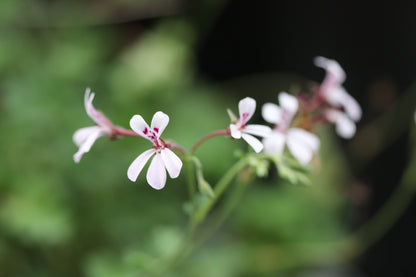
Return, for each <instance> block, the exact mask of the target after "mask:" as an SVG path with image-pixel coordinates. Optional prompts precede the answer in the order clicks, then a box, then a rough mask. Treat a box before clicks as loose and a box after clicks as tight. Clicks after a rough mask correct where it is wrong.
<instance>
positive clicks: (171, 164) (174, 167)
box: [160, 148, 182, 178]
mask: <svg viewBox="0 0 416 277" xmlns="http://www.w3.org/2000/svg"><path fill="white" fill-rule="evenodd" d="M160 156H161V157H162V160H163V163H164V164H165V167H166V170H167V171H168V173H169V176H170V178H176V177H178V176H179V173H180V172H181V168H182V161H181V159H179V157H178V156H176V154H175V153H173V152H172V151H171V150H170V149H168V148H165V149H162V150H161V151H160Z"/></svg>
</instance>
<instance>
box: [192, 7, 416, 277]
mask: <svg viewBox="0 0 416 277" xmlns="http://www.w3.org/2000/svg"><path fill="white" fill-rule="evenodd" d="M415 11H416V2H414V1H394V2H393V1H384V2H383V1H381V2H380V1H359V2H358V1H241V0H238V1H229V4H227V5H226V7H225V9H224V10H223V12H222V13H221V14H220V16H219V17H218V20H217V22H216V23H215V24H214V27H213V29H212V30H211V31H210V32H209V35H208V36H207V38H206V39H205V41H204V42H203V43H202V44H201V45H200V47H199V57H198V59H199V69H200V70H201V72H202V73H203V74H204V75H206V76H208V78H210V79H212V80H215V81H227V80H229V79H232V78H235V77H238V76H241V75H247V74H253V73H262V72H268V71H283V72H298V73H299V74H301V75H304V76H306V77H308V78H310V79H313V80H315V81H317V82H319V81H320V80H321V79H322V78H323V73H322V71H321V70H318V69H317V68H316V67H314V66H313V63H312V60H313V57H315V56H317V55H322V56H325V57H328V58H332V59H335V60H337V61H338V62H339V63H340V64H341V65H342V66H343V68H344V69H345V71H346V72H347V80H346V82H345V84H344V85H345V87H346V88H347V90H348V91H349V92H350V93H351V94H352V95H353V96H354V97H355V98H356V99H357V100H358V101H359V102H360V103H361V105H362V107H363V110H364V115H363V119H362V121H361V123H360V124H359V126H360V125H364V124H365V123H366V122H370V121H371V120H374V119H375V118H377V116H379V115H381V114H383V112H385V111H386V110H388V109H389V108H390V107H391V105H392V104H393V103H394V101H395V100H396V99H397V98H398V97H400V95H401V94H402V93H403V92H404V91H405V90H406V89H408V88H409V86H410V85H411V84H412V83H413V82H414V79H415V73H416V50H415V49H416V17H415V16H414V14H415ZM259 93H261V92H259ZM408 140H409V133H408V131H405V132H403V133H402V134H400V136H399V137H397V138H395V139H394V140H393V142H392V144H391V145H389V146H388V147H386V148H385V149H383V150H382V151H381V152H380V153H377V154H376V155H374V156H372V157H371V158H370V159H369V160H368V162H367V163H366V165H365V166H364V167H363V168H361V169H355V170H354V175H355V177H356V178H357V181H358V182H363V183H364V184H365V185H364V187H365V189H368V192H369V197H368V199H367V200H366V201H365V203H364V204H363V205H362V206H361V215H360V216H359V219H358V220H357V221H356V222H354V223H352V225H359V224H360V222H363V221H364V220H365V219H366V218H368V217H370V216H371V215H373V214H374V213H375V211H377V210H378V208H379V207H380V206H381V205H382V203H384V201H385V200H386V199H387V197H388V196H389V194H390V193H391V191H392V190H393V188H394V186H395V185H396V184H397V183H398V182H399V180H400V178H401V175H402V173H403V170H404V168H405V166H406V162H407V160H408V156H409V153H410V150H409V149H408V147H407V145H408ZM342 143H344V144H345V145H346V154H347V155H349V156H350V158H351V162H352V163H353V162H354V156H355V155H354V153H351V152H350V151H348V149H350V148H348V147H347V146H348V145H347V144H348V142H345V141H344V142H342ZM415 212H416V205H415V201H413V204H412V205H411V206H410V208H409V209H408V210H407V211H406V212H405V214H404V215H403V216H402V217H401V218H400V219H399V221H398V222H397V224H396V225H395V226H394V227H393V228H392V229H391V230H390V231H389V232H388V233H387V235H385V236H384V237H383V238H382V239H381V240H380V241H378V242H377V244H376V245H375V246H373V247H372V248H370V249H369V250H368V251H367V252H366V253H365V254H364V255H363V256H362V257H361V258H360V259H359V260H358V261H357V263H358V267H359V268H360V269H361V270H362V271H363V272H364V273H365V274H366V276H394V275H396V274H398V275H400V276H412V275H411V274H412V273H413V274H414V273H415V270H414V256H413V255H412V254H410V253H413V251H414V246H416V243H415V240H414V234H415V233H416V224H415V216H414V215H415ZM403 274H406V275H403Z"/></svg>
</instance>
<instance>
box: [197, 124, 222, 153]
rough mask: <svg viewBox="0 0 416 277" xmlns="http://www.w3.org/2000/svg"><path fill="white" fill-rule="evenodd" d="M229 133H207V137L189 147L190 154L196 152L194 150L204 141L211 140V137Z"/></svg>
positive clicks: (219, 131) (220, 131)
mask: <svg viewBox="0 0 416 277" xmlns="http://www.w3.org/2000/svg"><path fill="white" fill-rule="evenodd" d="M228 134H229V131H228V130H218V131H214V132H212V133H209V134H207V135H205V136H204V137H202V138H201V139H200V140H198V141H197V142H196V143H195V144H194V145H193V146H192V147H191V153H194V152H195V151H196V149H197V148H198V147H199V146H200V145H201V144H202V143H204V142H205V141H207V140H208V139H210V138H212V137H216V136H223V135H228Z"/></svg>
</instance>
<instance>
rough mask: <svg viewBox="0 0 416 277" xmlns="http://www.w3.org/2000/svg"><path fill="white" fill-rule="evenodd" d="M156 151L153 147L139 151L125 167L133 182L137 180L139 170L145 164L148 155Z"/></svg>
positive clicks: (148, 157)
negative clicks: (127, 166)
mask: <svg viewBox="0 0 416 277" xmlns="http://www.w3.org/2000/svg"><path fill="white" fill-rule="evenodd" d="M155 152H156V150H155V149H149V150H146V151H144V152H143V153H141V154H140V155H139V156H138V157H137V158H136V159H135V160H134V161H133V162H132V163H131V164H130V166H129V169H127V177H129V179H130V180H131V181H133V182H135V181H136V180H137V177H138V176H139V174H140V172H141V171H142V169H143V167H144V166H145V165H146V163H147V161H148V160H149V159H150V157H151V156H152V155H153V154H154V153H155Z"/></svg>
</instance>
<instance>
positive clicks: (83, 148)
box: [72, 88, 114, 163]
mask: <svg viewBox="0 0 416 277" xmlns="http://www.w3.org/2000/svg"><path fill="white" fill-rule="evenodd" d="M94 96H95V94H94V93H93V92H91V89H90V88H87V89H86V91H85V96H84V105H85V110H86V111H87V114H88V115H89V117H91V119H92V120H94V122H95V124H96V126H91V127H85V128H81V129H79V130H77V131H76V132H75V133H74V135H73V137H72V139H73V141H74V143H75V144H76V145H77V146H78V147H79V149H78V152H77V153H75V154H74V161H75V162H76V163H79V161H80V160H81V158H82V155H83V154H84V153H87V152H88V151H90V149H91V147H92V145H93V144H94V142H95V141H96V140H97V139H98V138H99V137H102V136H105V135H111V133H112V130H113V129H114V125H113V124H112V123H111V121H110V120H108V119H107V118H106V117H105V116H104V115H103V114H101V113H100V112H99V111H97V110H96V109H95V108H94V106H93V105H92V100H93V99H94Z"/></svg>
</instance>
